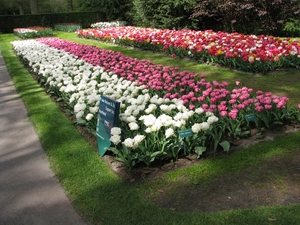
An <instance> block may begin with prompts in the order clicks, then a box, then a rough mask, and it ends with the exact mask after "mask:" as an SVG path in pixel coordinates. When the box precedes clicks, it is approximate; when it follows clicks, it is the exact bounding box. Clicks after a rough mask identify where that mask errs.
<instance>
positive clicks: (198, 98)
mask: <svg viewBox="0 0 300 225" xmlns="http://www.w3.org/2000/svg"><path fill="white" fill-rule="evenodd" d="M38 41H40V42H42V43H44V44H47V45H49V46H51V47H55V48H57V49H60V50H64V51H66V52H69V53H71V54H74V55H76V56H78V57H79V58H80V59H82V60H85V61H87V62H89V63H91V64H93V65H95V66H96V65H97V66H101V67H103V68H104V69H105V70H106V71H112V72H113V73H115V74H118V75H120V76H122V77H124V78H126V79H128V80H130V81H135V82H137V83H138V84H139V85H145V86H146V87H147V88H149V89H152V90H154V91H155V92H156V93H157V94H158V95H160V96H162V97H164V98H170V99H174V98H178V99H182V100H183V101H184V103H185V104H186V105H188V106H189V108H190V109H191V110H193V109H195V108H196V106H201V107H202V108H203V110H204V111H205V112H213V113H215V114H216V115H217V116H221V117H225V116H229V117H230V118H232V119H236V118H237V116H238V114H239V112H240V111H242V112H243V113H244V114H245V113H253V112H261V111H264V110H271V109H273V108H278V109H281V108H284V107H286V103H287V102H288V98H287V97H279V96H276V95H273V94H272V93H271V92H266V93H264V92H262V91H257V92H256V97H253V95H252V93H253V89H252V88H247V87H240V82H238V81H237V82H236V85H237V88H236V89H233V90H232V91H229V90H227V89H226V87H227V86H228V83H227V82H221V83H220V82H217V81H213V82H209V81H206V80H205V78H204V76H199V75H198V74H194V73H188V72H186V71H182V72H180V71H179V70H178V68H173V67H165V66H162V65H155V64H153V63H152V62H151V61H146V60H138V59H133V58H130V57H126V56H124V55H123V54H121V53H119V52H113V51H109V50H103V49H100V48H97V47H93V46H89V45H81V44H77V43H73V42H69V41H66V40H61V39H58V38H40V39H38Z"/></svg>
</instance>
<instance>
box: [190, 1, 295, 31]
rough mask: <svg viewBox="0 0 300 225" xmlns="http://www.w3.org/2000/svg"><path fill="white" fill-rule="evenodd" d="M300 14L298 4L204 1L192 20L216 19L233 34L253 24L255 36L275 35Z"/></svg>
mask: <svg viewBox="0 0 300 225" xmlns="http://www.w3.org/2000/svg"><path fill="white" fill-rule="evenodd" d="M299 14H300V10H299V2H298V0H204V1H200V2H199V3H198V4H197V5H195V7H194V10H193V14H192V15H191V17H192V18H194V17H199V18H203V17H211V18H214V19H215V20H216V21H220V22H222V24H223V25H224V30H226V31H229V32H233V31H236V28H239V29H240V28H242V27H243V24H250V22H251V24H252V26H251V27H252V29H253V30H252V32H253V31H258V29H261V30H262V32H263V33H265V34H275V33H276V32H279V30H281V28H282V26H283V24H284V22H285V21H287V19H288V18H295V16H297V15H299ZM237 31H240V32H241V30H237Z"/></svg>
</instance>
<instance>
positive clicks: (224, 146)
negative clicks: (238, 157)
mask: <svg viewBox="0 0 300 225" xmlns="http://www.w3.org/2000/svg"><path fill="white" fill-rule="evenodd" d="M219 144H220V145H221V146H222V147H223V149H224V151H225V152H227V153H228V152H229V149H230V143H229V142H228V141H222V142H220V143H219Z"/></svg>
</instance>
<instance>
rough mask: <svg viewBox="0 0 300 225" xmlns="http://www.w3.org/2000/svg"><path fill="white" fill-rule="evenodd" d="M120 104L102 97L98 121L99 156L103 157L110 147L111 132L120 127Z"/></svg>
mask: <svg viewBox="0 0 300 225" xmlns="http://www.w3.org/2000/svg"><path fill="white" fill-rule="evenodd" d="M119 110H120V102H117V101H115V100H113V99H110V98H108V97H106V96H103V95H102V96H101V97H100V105H99V111H98V121H97V129H96V136H97V143H98V150H99V154H100V155H101V156H103V155H104V154H105V152H106V149H107V148H108V147H110V145H111V142H110V140H109V139H110V136H111V135H110V130H111V128H113V127H117V126H118V118H119Z"/></svg>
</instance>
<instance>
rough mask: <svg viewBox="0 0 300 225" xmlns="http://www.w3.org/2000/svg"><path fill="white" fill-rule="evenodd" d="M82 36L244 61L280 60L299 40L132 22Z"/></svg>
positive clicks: (298, 48) (298, 47) (299, 51)
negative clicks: (166, 27)
mask: <svg viewBox="0 0 300 225" xmlns="http://www.w3.org/2000/svg"><path fill="white" fill-rule="evenodd" d="M77 34H78V35H80V36H83V37H94V38H99V39H111V40H120V39H121V40H130V41H132V42H140V43H149V44H152V45H162V46H163V50H167V49H168V48H170V47H175V48H179V49H183V50H189V51H190V52H191V54H195V53H200V52H202V51H205V50H206V51H207V53H208V54H210V55H213V56H220V55H223V56H224V57H225V58H237V57H239V58H241V59H243V61H245V62H250V63H253V62H255V61H270V62H273V61H279V60H280V58H281V57H282V56H285V57H286V56H290V55H298V56H300V42H299V41H298V42H297V41H292V40H290V39H288V38H287V39H280V38H275V37H271V36H265V35H259V36H256V35H244V34H239V33H225V32H214V31H211V30H206V31H195V30H168V29H164V30H160V29H154V28H138V27H132V26H123V27H113V28H107V29H88V30H79V31H77Z"/></svg>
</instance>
